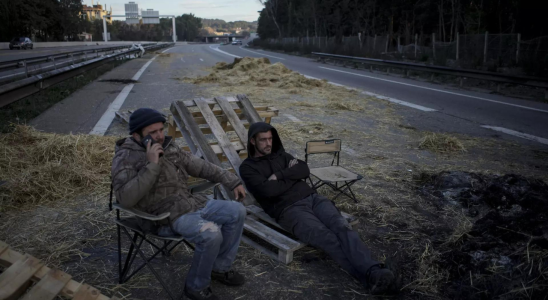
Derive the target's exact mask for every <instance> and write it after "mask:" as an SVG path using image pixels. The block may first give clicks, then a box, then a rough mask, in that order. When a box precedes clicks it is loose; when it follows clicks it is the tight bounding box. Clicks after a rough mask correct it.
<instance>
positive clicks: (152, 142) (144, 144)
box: [141, 134, 164, 157]
mask: <svg viewBox="0 0 548 300" xmlns="http://www.w3.org/2000/svg"><path fill="white" fill-rule="evenodd" d="M149 141H150V146H152V145H154V144H156V142H155V141H154V139H153V138H152V136H150V134H149V135H146V136H145V137H144V138H143V139H142V141H141V142H142V143H143V146H145V148H146V147H147V144H148V142H149ZM163 155H164V154H163V153H160V157H162V156H163Z"/></svg>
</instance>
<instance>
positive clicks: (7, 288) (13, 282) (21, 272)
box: [0, 255, 44, 299]
mask: <svg viewBox="0 0 548 300" xmlns="http://www.w3.org/2000/svg"><path fill="white" fill-rule="evenodd" d="M43 265H44V264H43V263H41V262H40V260H39V259H37V258H35V257H32V256H30V255H24V256H23V257H21V258H20V259H19V260H17V261H16V262H15V263H14V264H12V265H11V266H10V267H9V268H8V269H7V270H5V271H4V272H3V273H2V274H0V299H8V298H10V297H12V296H13V295H14V294H16V293H17V292H18V291H20V289H21V288H22V287H25V284H26V283H27V282H29V281H30V279H31V278H32V275H34V273H36V271H38V270H39V269H40V268H42V266H43Z"/></svg>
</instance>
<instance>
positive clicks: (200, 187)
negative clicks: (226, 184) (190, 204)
mask: <svg viewBox="0 0 548 300" xmlns="http://www.w3.org/2000/svg"><path fill="white" fill-rule="evenodd" d="M219 184H220V183H214V182H210V181H208V182H205V183H200V184H197V185H194V186H191V187H189V188H188V190H189V191H190V193H191V194H197V193H200V192H203V191H205V190H207V189H210V188H212V187H215V186H218V185H219Z"/></svg>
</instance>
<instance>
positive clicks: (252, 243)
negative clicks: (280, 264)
mask: <svg viewBox="0 0 548 300" xmlns="http://www.w3.org/2000/svg"><path fill="white" fill-rule="evenodd" d="M241 240H242V242H244V243H246V244H248V245H249V246H251V247H253V248H255V249H257V250H259V251H261V252H262V253H263V254H266V255H268V256H269V257H270V258H272V259H274V260H278V255H277V254H276V253H274V252H273V251H272V250H270V249H267V248H266V247H264V246H262V245H259V244H258V243H256V242H255V241H253V240H252V239H250V238H248V237H247V236H245V235H242V237H241ZM286 264H287V263H286Z"/></svg>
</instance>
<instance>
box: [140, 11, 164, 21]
mask: <svg viewBox="0 0 548 300" xmlns="http://www.w3.org/2000/svg"><path fill="white" fill-rule="evenodd" d="M141 17H142V18H143V24H160V12H159V11H157V10H153V9H147V10H143V11H141Z"/></svg>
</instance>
